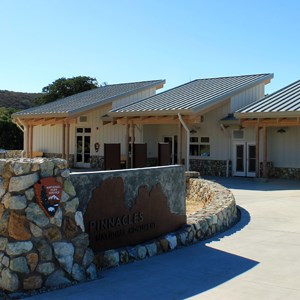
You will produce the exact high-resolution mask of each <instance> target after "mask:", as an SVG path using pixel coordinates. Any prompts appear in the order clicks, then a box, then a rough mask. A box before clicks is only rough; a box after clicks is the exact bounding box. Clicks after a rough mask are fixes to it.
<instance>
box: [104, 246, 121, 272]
mask: <svg viewBox="0 0 300 300" xmlns="http://www.w3.org/2000/svg"><path fill="white" fill-rule="evenodd" d="M119 263H120V256H119V252H117V251H115V250H108V251H105V252H104V255H103V264H104V266H106V267H108V268H111V267H116V266H118V265H119Z"/></svg>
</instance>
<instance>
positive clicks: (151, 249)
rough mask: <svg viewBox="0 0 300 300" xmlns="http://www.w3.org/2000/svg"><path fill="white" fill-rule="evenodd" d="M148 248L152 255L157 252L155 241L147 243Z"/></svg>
mask: <svg viewBox="0 0 300 300" xmlns="http://www.w3.org/2000/svg"><path fill="white" fill-rule="evenodd" d="M146 249H147V251H148V255H149V256H150V257H151V256H154V255H156V254H157V246H156V244H155V243H151V244H147V245H146Z"/></svg>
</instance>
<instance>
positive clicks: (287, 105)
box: [235, 80, 300, 118]
mask: <svg viewBox="0 0 300 300" xmlns="http://www.w3.org/2000/svg"><path fill="white" fill-rule="evenodd" d="M235 115H236V116H237V117H239V118H245V117H246V118H256V117H267V116H270V117H272V116H274V117H275V116H277V115H278V116H280V115H297V116H300V80H298V81H296V82H294V83H292V84H290V85H288V86H286V87H284V88H282V89H280V90H279V91H277V92H275V93H272V94H270V95H268V96H266V97H264V98H262V99H259V100H257V101H255V102H253V103H251V104H249V105H247V106H245V107H243V108H241V109H240V110H238V111H237V112H236V113H235Z"/></svg>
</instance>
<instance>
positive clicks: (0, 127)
mask: <svg viewBox="0 0 300 300" xmlns="http://www.w3.org/2000/svg"><path fill="white" fill-rule="evenodd" d="M14 112H16V109H12V108H5V107H0V148H4V149H6V150H19V149H22V148H23V133H22V131H21V130H20V129H19V128H18V127H17V126H16V125H15V124H14V123H12V121H11V115H12V114H13V113H14Z"/></svg>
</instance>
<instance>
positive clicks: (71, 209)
mask: <svg viewBox="0 0 300 300" xmlns="http://www.w3.org/2000/svg"><path fill="white" fill-rule="evenodd" d="M78 205H79V199H78V198H74V199H72V200H71V201H68V202H66V204H65V210H66V213H75V212H76V210H77V208H78Z"/></svg>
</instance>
